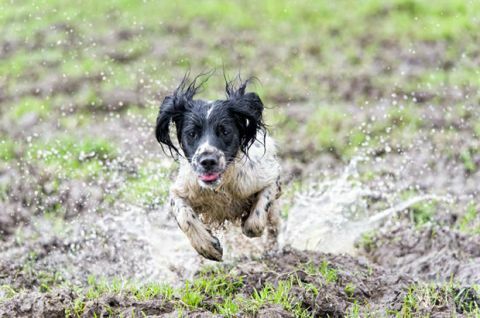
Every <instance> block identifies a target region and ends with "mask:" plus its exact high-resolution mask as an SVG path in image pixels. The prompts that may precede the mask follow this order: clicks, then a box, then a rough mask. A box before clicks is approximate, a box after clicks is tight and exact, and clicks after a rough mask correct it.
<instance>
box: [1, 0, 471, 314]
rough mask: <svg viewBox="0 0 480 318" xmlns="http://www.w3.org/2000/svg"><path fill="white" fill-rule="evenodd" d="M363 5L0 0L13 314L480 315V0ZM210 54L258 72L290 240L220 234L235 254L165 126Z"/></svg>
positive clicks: (4, 308) (5, 310)
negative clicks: (220, 249) (167, 112)
mask: <svg viewBox="0 0 480 318" xmlns="http://www.w3.org/2000/svg"><path fill="white" fill-rule="evenodd" d="M368 3H369V5H368V6H366V7H365V8H360V7H359V8H357V9H358V10H350V9H349V10H346V8H345V7H344V4H335V5H332V6H326V7H324V5H323V4H308V3H303V5H304V6H301V5H298V7H296V8H292V7H291V4H288V3H282V2H278V3H276V2H275V3H274V4H271V5H266V4H265V7H263V4H262V5H261V6H262V9H264V10H253V9H245V10H244V6H242V5H240V4H239V3H237V2H233V3H232V4H228V5H226V4H221V3H217V2H212V4H211V6H212V7H211V8H210V7H208V6H206V7H199V8H198V10H199V11H198V12H196V11H195V10H194V9H192V8H193V7H192V5H191V4H190V5H186V4H178V5H176V6H170V5H167V4H144V5H138V4H130V5H129V6H127V7H122V5H121V4H118V3H114V2H111V3H110V2H106V4H104V5H103V4H102V5H99V6H98V7H95V6H93V7H92V6H90V5H86V6H85V7H84V8H77V7H74V6H72V5H69V4H65V3H54V2H52V3H51V4H48V5H45V7H43V8H38V7H36V6H34V5H31V6H30V5H28V4H24V5H22V6H18V7H14V6H13V5H8V4H5V5H0V8H1V9H4V10H2V12H4V13H3V15H0V19H1V20H0V21H1V25H2V26H3V30H4V32H3V34H2V36H1V37H0V70H1V71H0V115H1V119H0V137H1V141H0V147H1V150H0V158H1V162H0V316H2V317H3V316H5V317H17V316H18V317H32V316H34V317H63V316H70V317H93V316H95V315H96V316H97V317H98V316H124V317H129V316H132V317H133V316H137V317H138V316H142V314H143V315H151V316H161V317H163V316H165V317H177V316H191V317H209V316H240V317H241V316H252V317H253V316H258V317H309V316H315V317H342V316H349V317H363V316H368V315H370V316H374V317H375V316H397V317H417V316H418V317H424V316H431V317H451V316H456V317H462V316H465V317H478V316H480V287H479V286H480V213H479V210H480V201H479V199H478V195H479V193H478V191H479V185H480V169H479V167H480V150H479V149H480V141H479V135H480V119H479V118H480V116H479V115H480V107H479V105H478V104H479V102H480V94H479V93H478V92H479V91H478V88H479V85H480V83H479V82H478V72H477V73H475V70H476V69H478V64H479V63H480V61H479V56H480V54H479V53H480V52H479V49H478V47H477V46H476V45H474V43H477V42H476V40H478V35H477V34H476V32H474V31H473V30H475V29H476V27H478V17H477V18H475V17H472V16H471V15H470V14H471V12H475V8H471V7H470V6H474V4H467V3H466V2H465V3H463V2H462V1H458V3H457V4H456V5H452V4H449V3H445V4H442V6H440V7H441V8H442V10H440V11H438V10H439V9H438V8H436V7H432V6H431V5H429V4H428V2H425V1H417V2H416V1H400V0H399V1H393V2H392V3H391V4H381V3H376V2H375V1H371V2H368ZM237 6H240V7H237ZM317 6H318V7H317ZM247 7H248V6H247ZM284 7H285V8H284ZM54 9H56V10H54ZM360 9H361V10H360ZM192 10H193V12H192ZM153 12H155V16H154V17H153V16H152V15H153ZM215 12H223V14H224V16H225V20H222V19H221V18H220V17H219V15H218V14H216V13H215ZM312 12H315V14H312ZM322 12H323V13H322ZM325 12H327V13H328V14H327V13H325ZM348 12H355V13H353V14H352V15H351V16H350V15H349V14H348ZM439 12H442V13H439ZM287 13H289V14H287ZM29 14H30V16H29ZM32 15H33V16H35V17H36V19H31V16H32ZM178 16H185V17H188V19H178V18H176V17H178ZM105 17H108V18H107V19H105ZM328 17H333V18H328ZM252 19H253V21H252ZM404 19H405V20H406V21H409V23H407V24H406V25H404V24H402V23H403V22H402V21H405V20H404ZM452 19H453V20H452ZM455 19H458V20H455ZM131 21H135V23H130V22H131ZM346 21H347V22H348V24H347V22H346ZM352 21H353V22H352ZM414 21H419V22H414ZM350 23H353V24H352V25H361V26H362V27H361V28H359V29H358V30H357V28H354V27H350V26H348V27H343V28H341V27H339V26H345V25H350ZM415 23H420V24H419V25H418V26H415ZM380 26H381V27H380ZM212 68H217V72H216V74H215V75H214V76H212V78H211V79H210V82H209V84H208V86H207V87H206V88H205V90H204V92H202V96H203V97H205V98H211V99H212V98H221V97H223V96H224V92H223V84H224V83H223V76H222V74H221V73H222V69H223V71H224V72H226V73H227V75H228V76H231V77H233V76H235V75H236V74H237V73H238V72H239V70H241V72H242V74H245V76H248V75H254V76H256V77H257V78H258V79H259V83H257V84H255V85H254V86H252V87H251V89H252V90H256V91H258V92H259V93H260V95H261V97H262V99H263V101H264V102H265V105H266V106H267V107H268V109H267V110H266V113H265V117H266V121H267V124H269V129H270V132H271V134H272V135H273V136H274V138H275V139H276V140H277V144H278V152H279V153H278V155H279V160H280V162H281V165H282V168H283V171H284V173H283V181H284V184H285V186H284V194H283V197H282V199H281V203H282V216H283V223H284V228H283V232H282V235H281V238H280V239H281V240H282V241H281V244H282V249H281V250H280V251H277V252H274V253H270V254H267V255H262V253H261V251H258V250H256V249H255V248H256V245H255V241H250V240H248V239H245V238H243V237H241V235H239V234H235V233H234V234H232V235H231V236H229V235H230V232H234V231H233V230H231V231H230V230H229V231H226V233H225V231H224V232H223V233H222V231H220V232H221V233H219V235H220V237H221V238H222V240H223V241H224V243H225V248H226V260H225V263H224V264H216V263H212V262H209V261H205V260H203V259H202V258H200V257H199V256H198V255H196V253H195V252H194V251H193V250H192V248H191V247H190V245H189V243H188V241H187V240H186V239H185V237H184V236H183V234H182V233H181V232H180V231H179V230H178V228H177V226H176V224H175V222H174V220H172V219H171V217H170V216H169V215H168V213H167V210H166V207H165V206H164V201H165V198H166V196H167V193H168V188H169V185H170V182H171V180H172V179H173V178H174V177H175V168H176V167H177V164H176V162H175V160H174V159H172V158H169V157H168V156H166V155H165V154H164V153H163V152H162V151H161V149H160V147H159V146H158V144H157V143H156V141H155V139H154V136H153V126H154V123H155V117H156V114H157V112H158V107H159V103H160V102H161V100H162V99H163V97H164V96H165V95H166V94H168V93H169V92H171V91H172V90H173V89H174V87H175V86H176V85H177V83H178V81H179V79H181V78H182V77H183V75H184V74H185V72H186V71H187V70H189V69H190V71H191V73H199V72H201V71H205V69H212ZM472 70H473V71H472ZM352 162H353V163H355V164H352ZM424 195H431V197H434V199H431V197H430V199H426V200H422V201H419V202H417V203H415V204H408V205H405V206H403V207H402V203H404V202H406V201H408V200H409V199H411V198H415V197H421V196H424ZM399 206H400V207H401V208H399V209H397V210H395V209H394V210H395V211H393V212H392V213H389V214H388V216H386V217H384V218H382V219H379V220H376V221H375V222H373V221H371V220H373V219H372V218H374V217H375V216H376V215H380V214H381V213H382V211H386V210H388V209H389V208H392V207H393V208H395V207H399ZM300 229H301V230H300ZM235 235H236V236H235ZM312 242H313V243H312ZM208 282H210V283H208ZM164 284H165V285H164Z"/></svg>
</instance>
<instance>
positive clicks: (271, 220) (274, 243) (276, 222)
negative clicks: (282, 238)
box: [266, 199, 280, 251]
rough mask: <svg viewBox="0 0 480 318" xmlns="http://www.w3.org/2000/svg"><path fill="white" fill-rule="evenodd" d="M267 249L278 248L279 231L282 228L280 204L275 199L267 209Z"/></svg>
mask: <svg viewBox="0 0 480 318" xmlns="http://www.w3.org/2000/svg"><path fill="white" fill-rule="evenodd" d="M267 213H268V219H267V239H266V240H267V249H268V250H270V251H273V250H278V231H279V230H280V204H279V201H278V200H277V199H275V200H274V201H273V202H272V204H271V205H270V209H269V210H268V211H267Z"/></svg>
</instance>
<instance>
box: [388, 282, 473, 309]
mask: <svg viewBox="0 0 480 318" xmlns="http://www.w3.org/2000/svg"><path fill="white" fill-rule="evenodd" d="M475 295H477V296H476V297H478V287H469V288H468V287H463V288H462V287H458V286H455V284H452V283H445V284H442V285H434V284H415V285H411V286H410V288H409V289H408V292H407V293H406V295H405V296H404V297H403V301H402V307H401V309H400V310H399V311H388V314H389V315H392V316H395V317H419V316H428V315H429V312H430V309H431V308H433V307H440V308H441V307H442V306H445V307H447V308H452V311H451V312H450V314H451V315H452V317H453V316H456V315H458V313H463V314H464V315H465V316H466V317H479V316H480V307H479V304H478V302H476V301H475V300H474V299H475ZM477 299H478V298H477Z"/></svg>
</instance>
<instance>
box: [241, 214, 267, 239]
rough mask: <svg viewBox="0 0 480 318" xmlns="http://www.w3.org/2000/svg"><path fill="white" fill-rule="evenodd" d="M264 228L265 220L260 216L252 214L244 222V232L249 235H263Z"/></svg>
mask: <svg viewBox="0 0 480 318" xmlns="http://www.w3.org/2000/svg"><path fill="white" fill-rule="evenodd" d="M264 229H265V222H262V221H261V220H260V219H259V218H256V217H254V216H252V215H251V216H250V217H249V218H248V219H246V220H245V222H244V223H243V224H242V232H243V234H245V235H246V236H248V237H259V236H262V234H263V230H264Z"/></svg>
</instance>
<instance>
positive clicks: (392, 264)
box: [364, 223, 480, 285]
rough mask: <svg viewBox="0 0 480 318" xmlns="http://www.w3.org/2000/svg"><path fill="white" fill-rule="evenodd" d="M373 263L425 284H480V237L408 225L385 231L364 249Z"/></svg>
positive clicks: (389, 228)
mask: <svg viewBox="0 0 480 318" xmlns="http://www.w3.org/2000/svg"><path fill="white" fill-rule="evenodd" d="M364 254H365V255H366V256H367V257H368V258H369V259H370V260H372V261H373V262H375V263H377V264H379V265H381V266H383V267H385V268H391V269H393V270H395V271H397V272H399V273H404V274H407V275H410V276H412V277H414V278H417V279H419V280H423V281H434V282H448V281H451V280H453V281H458V282H461V283H462V284H466V285H469V284H478V283H479V282H480V235H473V236H472V235H466V234H463V233H459V232H458V231H455V230H452V229H450V228H448V227H440V226H429V227H427V228H422V229H420V230H418V229H415V228H414V227H412V226H410V225H408V224H405V223H403V224H399V225H392V226H388V227H386V228H382V229H381V230H380V232H379V234H378V235H376V236H375V237H374V238H373V241H372V242H371V243H369V244H368V247H367V248H365V249H364Z"/></svg>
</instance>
